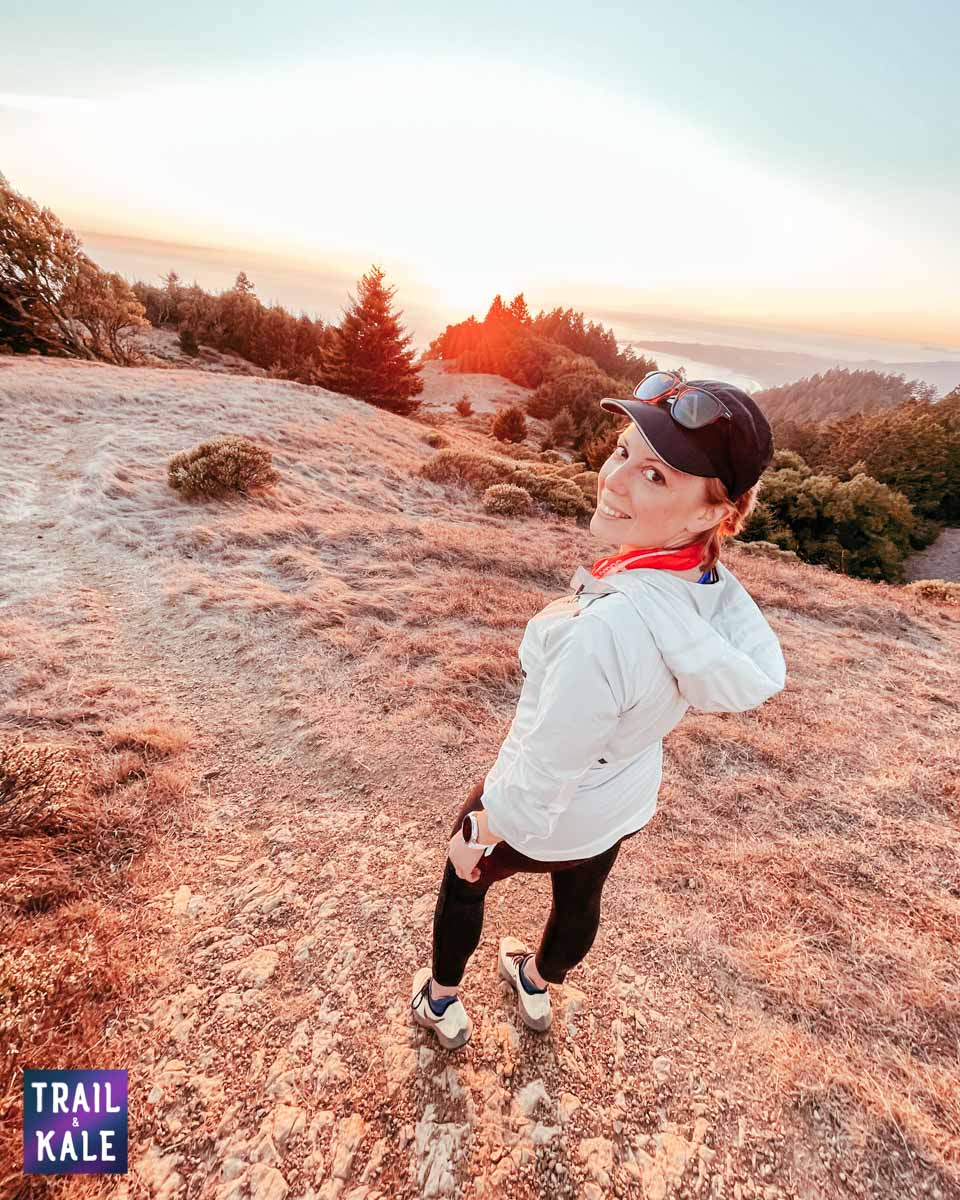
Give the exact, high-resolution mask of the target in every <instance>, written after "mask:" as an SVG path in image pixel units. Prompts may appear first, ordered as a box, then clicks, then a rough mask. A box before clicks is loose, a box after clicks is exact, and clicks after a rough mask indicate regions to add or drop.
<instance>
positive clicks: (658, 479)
mask: <svg viewBox="0 0 960 1200" xmlns="http://www.w3.org/2000/svg"><path fill="white" fill-rule="evenodd" d="M621 450H622V451H623V453H624V457H625V458H629V457H630V452H629V451H628V450H627V448H626V446H621V445H617V446H615V447H614V449H613V453H614V455H616V454H618V453H619V452H620V451H621ZM644 470H646V471H652V472H653V473H654V475H655V476H656V479H652V480H650V482H651V483H666V480H665V479H664V477H663V476H662V475H661V474H660V472H659V471H658V470H657V468H656V467H645V468H644ZM648 478H649V476H648Z"/></svg>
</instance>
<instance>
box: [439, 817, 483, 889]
mask: <svg viewBox="0 0 960 1200" xmlns="http://www.w3.org/2000/svg"><path fill="white" fill-rule="evenodd" d="M447 857H448V858H449V859H450V861H451V862H452V863H453V869H454V870H455V871H456V873H457V874H458V875H459V876H460V878H461V879H465V880H466V881H467V883H476V882H477V880H478V879H479V878H480V867H479V865H478V864H479V862H480V859H481V858H483V848H482V847H481V848H480V849H479V850H471V849H470V847H469V846H468V845H467V843H466V842H465V841H464V840H463V831H462V830H460V829H458V830H457V832H456V833H455V834H454V835H453V837H452V838H451V839H450V842H449V844H448V846H447Z"/></svg>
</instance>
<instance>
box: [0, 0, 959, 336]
mask: <svg viewBox="0 0 960 1200" xmlns="http://www.w3.org/2000/svg"><path fill="white" fill-rule="evenodd" d="M371 30H375V31H376V34H375V36H371ZM7 34H8V36H7V37H6V38H5V39H4V42H3V44H2V45H0V77H2V78H3V80H4V82H3V85H2V86H3V89H4V90H3V92H2V93H0V170H2V171H3V172H4V174H5V175H6V176H7V178H8V179H9V181H10V183H11V184H12V185H13V186H14V187H15V188H17V189H18V190H19V191H21V192H23V193H25V194H26V195H29V196H31V197H32V198H33V199H35V200H36V201H37V202H38V203H40V204H42V205H47V206H49V207H50V208H52V209H53V210H54V211H55V212H56V213H57V214H58V215H59V216H60V217H61V219H62V220H63V221H64V222H65V223H66V224H68V225H69V226H70V227H71V228H74V229H77V230H78V231H83V232H85V233H86V235H87V236H88V237H89V236H91V235H92V234H97V235H99V236H101V237H102V236H103V235H109V236H110V237H111V238H120V239H147V240H148V241H160V242H165V243H170V244H173V245H182V246H187V247H204V248H207V250H206V253H207V257H212V256H213V255H214V254H215V253H217V252H218V251H220V250H224V251H228V252H229V251H235V250H240V251H241V252H244V253H247V254H252V253H253V252H257V253H258V254H259V255H262V256H265V257H264V258H259V259H258V260H257V264H256V265H254V264H253V263H251V265H253V269H254V271H259V273H260V275H261V281H263V280H264V279H266V277H267V275H269V274H270V273H271V272H273V273H274V274H276V273H277V272H279V273H280V275H283V276H284V282H283V287H284V289H285V290H286V291H287V292H289V293H290V294H291V295H292V294H294V292H296V291H297V290H298V289H299V293H300V294H301V295H303V296H304V298H305V300H304V302H305V303H307V302H309V303H311V304H317V305H319V306H320V307H321V308H322V307H323V305H324V304H327V303H328V301H327V300H325V299H320V300H318V299H317V298H316V294H315V285H308V284H307V283H306V282H305V281H303V280H302V279H301V280H300V281H299V282H298V281H297V280H295V279H294V278H293V276H292V275H291V274H290V271H291V270H292V268H291V267H290V264H291V263H293V264H298V263H300V264H309V267H310V270H311V272H313V274H314V276H316V275H322V276H324V277H325V278H326V279H327V280H328V281H330V282H332V281H334V280H339V279H343V280H347V281H349V282H350V283H352V282H355V280H356V279H357V277H358V276H359V274H361V273H362V271H363V270H365V269H366V268H367V266H368V265H369V264H370V263H371V262H378V263H379V264H380V265H381V266H382V267H383V268H384V270H385V272H386V273H387V276H388V277H389V278H390V279H391V280H392V281H393V282H395V283H396V284H397V285H398V287H399V289H400V291H401V294H402V296H403V299H404V304H405V305H406V306H407V307H409V308H411V309H412V310H414V311H416V312H417V321H418V323H423V322H425V321H427V320H428V319H430V318H429V314H430V313H439V314H443V316H444V317H445V318H446V319H454V318H456V316H457V314H466V313H469V312H476V311H478V310H480V309H481V308H482V307H483V306H484V305H485V304H487V303H489V299H490V297H491V296H492V295H494V294H495V293H497V292H501V293H502V294H504V295H508V294H509V295H512V294H515V293H516V292H518V291H523V292H524V293H525V294H527V295H528V297H532V298H533V303H534V304H538V303H542V304H544V305H546V304H549V303H550V302H551V300H554V301H555V302H558V303H576V304H577V305H578V306H580V307H582V308H583V309H584V311H591V312H605V311H609V312H621V313H626V314H628V315H630V316H631V317H632V315H633V314H637V313H641V314H642V313H648V314H656V319H657V320H658V321H660V322H662V321H681V322H682V321H688V322H700V323H706V324H708V325H710V326H711V327H723V326H728V325H729V326H736V325H739V326H749V327H753V328H758V329H764V328H772V329H779V330H783V331H786V332H789V331H792V330H801V331H807V332H808V333H818V334H822V335H830V334H838V335H841V336H843V337H845V338H846V337H850V338H857V337H867V338H882V339H893V340H897V341H900V342H906V343H915V344H919V345H923V344H932V343H943V344H944V345H945V346H949V347H953V348H955V347H957V346H958V345H960V329H958V322H957V313H958V311H960V284H958V280H960V235H958V230H957V223H956V219H955V215H954V214H955V207H956V205H955V197H956V193H957V189H958V185H960V154H958V153H957V147H958V146H960V137H958V133H960V130H958V127H957V113H958V112H960V103H958V102H956V101H958V100H960V97H958V95H957V92H958V85H957V83H956V75H955V72H954V70H953V59H952V47H953V46H954V45H955V44H956V41H957V35H958V34H960V11H958V9H957V8H956V6H954V5H951V4H947V3H946V0H931V3H930V4H929V5H927V6H926V7H925V9H924V10H923V11H922V13H917V14H915V15H914V17H913V19H912V20H911V21H910V23H909V27H908V28H905V22H904V16H903V11H902V9H901V7H900V6H899V5H897V4H895V3H893V2H892V0H878V3H877V4H874V5H872V6H871V7H870V10H869V20H864V13H863V11H862V6H861V5H860V4H859V3H855V2H854V0H837V2H835V3H832V4H831V5H830V7H829V9H828V10H827V9H824V11H822V12H820V11H819V10H818V9H817V6H816V5H814V7H813V8H812V9H811V8H810V6H806V7H804V8H803V9H797V10H784V9H777V10H776V11H774V10H771V9H770V8H769V6H768V5H765V4H763V3H761V2H760V0H744V2H743V3H738V4H737V5H719V6H718V5H715V4H712V3H709V2H708V0H680V2H679V3H677V4H674V5H670V6H669V7H668V8H664V7H663V6H660V5H652V4H644V3H642V2H641V3H640V4H638V5H636V6H633V7H631V8H630V9H629V10H618V11H617V12H616V14H614V13H612V12H611V13H606V14H605V13H604V11H603V9H602V8H601V9H599V10H596V9H594V8H591V9H590V10H589V11H585V10H582V9H581V8H580V7H578V6H575V5H572V4H570V5H568V4H564V3H563V2H562V0H561V2H560V3H559V4H556V3H553V4H551V5H549V6H547V5H546V4H543V3H533V4H531V5H526V6H519V7H518V6H516V5H506V4H501V3H500V2H499V0H491V3H490V4H489V5H487V6H485V7H484V9H483V10H482V11H479V10H478V11H476V12H473V11H471V12H459V11H451V10H449V9H448V8H446V7H444V6H441V5H438V4H436V3H435V2H434V0H414V3H413V5H412V6H408V7H407V8H405V9H404V10H403V11H402V12H399V11H394V10H393V9H392V8H390V7H389V6H385V5H383V4H382V3H379V2H378V0H358V3H357V4H356V5H353V6H351V7H350V9H349V10H345V9H342V8H340V7H334V6H332V5H329V4H323V3H319V4H312V5H307V4H305V3H303V2H302V0H280V2H279V3H278V4H276V5H273V6H271V7H270V8H269V10H267V9H261V8H258V7H256V6H241V8H240V9H237V8H236V6H233V5H231V6H227V5H226V4H225V3H224V2H223V0H211V3H210V4H208V5H204V6H202V7H200V8H198V7H197V6H196V5H191V6H189V7H188V6H187V5H185V4H183V5H181V3H180V0H171V4H170V5H168V6H167V7H166V8H165V9H164V10H163V11H162V12H160V11H157V12H152V11H149V10H142V9H130V8H128V7H126V6H120V5H115V4H101V5H98V6H95V7H94V9H93V10H92V11H88V10H84V11H83V12H80V11H79V10H76V9H75V7H74V6H71V5H67V4H66V3H65V2H64V0H52V3H51V5H49V6H47V7H45V8H43V9H27V10H25V11H24V12H23V13H21V14H18V20H17V22H16V25H15V26H14V27H13V28H12V29H10V30H8V31H7ZM92 64H95V69H93V67H92ZM951 97H952V101H953V102H951ZM951 148H952V149H951ZM117 245H118V243H114V248H116V247H117ZM143 250H144V248H143V246H139V247H137V246H135V245H133V243H131V244H130V245H129V246H128V247H127V253H128V255H129V254H132V253H134V252H137V253H141V254H142V253H143ZM224 261H225V260H224ZM272 286H274V285H273V283H272V282H271V283H270V284H269V286H268V287H266V288H265V287H264V285H263V283H262V282H261V295H264V294H265V292H266V294H269V287H272ZM277 286H279V285H277ZM311 287H313V288H314V290H313V291H311V290H310V288H311ZM277 294H278V295H279V292H277Z"/></svg>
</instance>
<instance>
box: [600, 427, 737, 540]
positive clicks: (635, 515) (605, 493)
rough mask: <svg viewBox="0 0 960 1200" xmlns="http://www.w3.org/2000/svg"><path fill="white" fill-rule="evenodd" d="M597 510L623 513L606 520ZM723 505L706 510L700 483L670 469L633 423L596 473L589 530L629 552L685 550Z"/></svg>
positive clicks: (720, 512)
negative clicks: (651, 548) (657, 548)
mask: <svg viewBox="0 0 960 1200" xmlns="http://www.w3.org/2000/svg"><path fill="white" fill-rule="evenodd" d="M601 505H606V506H608V507H609V508H613V509H616V511H617V512H620V513H624V514H626V515H625V516H624V517H611V516H607V515H606V514H605V513H604V512H603V511H602V510H601V507H600V506H601ZM723 513H724V509H723V506H722V505H719V506H718V505H709V504H708V503H707V502H706V497H705V494H704V479H703V477H702V476H700V475H688V474H687V473H686V472H685V471H678V470H676V468H674V467H671V466H668V464H667V463H665V462H664V461H663V459H662V458H659V457H658V456H657V455H656V454H655V453H654V451H653V449H652V447H651V446H650V443H649V442H648V441H647V439H646V438H645V437H644V436H643V434H642V433H641V432H640V430H639V429H638V428H637V427H636V425H634V424H633V423H632V422H631V424H630V426H629V428H628V429H626V430H625V431H624V432H623V433H621V434H620V437H619V439H618V441H617V445H616V447H615V448H614V450H613V453H612V454H611V455H610V457H609V458H608V459H607V461H606V462H605V463H604V464H603V466H602V467H601V468H600V472H599V479H598V481H597V509H596V511H595V512H594V514H593V516H592V517H591V518H590V529H591V531H592V532H593V534H594V535H595V536H596V537H597V538H598V539H599V540H600V541H602V542H605V543H607V544H613V545H620V547H621V553H622V552H623V551H625V550H627V549H631V548H633V547H648V546H683V545H686V543H688V542H692V541H694V540H696V537H697V535H698V534H700V533H705V532H706V531H707V530H708V529H712V528H713V527H714V526H715V525H716V524H718V522H719V521H720V520H721V519H722V517H723Z"/></svg>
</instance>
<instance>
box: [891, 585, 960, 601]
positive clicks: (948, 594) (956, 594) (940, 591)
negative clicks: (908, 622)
mask: <svg viewBox="0 0 960 1200" xmlns="http://www.w3.org/2000/svg"><path fill="white" fill-rule="evenodd" d="M904 590H905V591H908V592H913V594H914V595H917V596H922V597H923V598H924V599H925V600H936V601H939V603H941V604H951V605H957V606H960V583H957V582H955V581H954V580H952V579H915V580H914V581H913V582H912V583H908V584H905V585H904Z"/></svg>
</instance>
